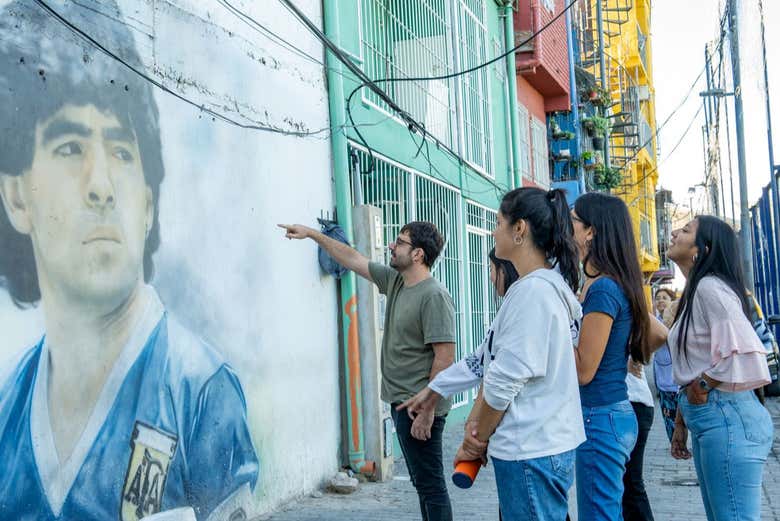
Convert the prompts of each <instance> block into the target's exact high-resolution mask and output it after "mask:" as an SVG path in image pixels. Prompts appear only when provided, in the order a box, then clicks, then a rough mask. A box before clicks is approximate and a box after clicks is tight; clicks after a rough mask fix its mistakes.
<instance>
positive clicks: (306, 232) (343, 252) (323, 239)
mask: <svg viewBox="0 0 780 521" xmlns="http://www.w3.org/2000/svg"><path fill="white" fill-rule="evenodd" d="M278 226H279V227H280V228H284V229H285V230H287V233H286V234H285V237H287V238H288V239H312V240H313V241H314V242H316V243H317V244H319V245H320V246H321V247H322V249H324V250H325V251H326V252H328V254H329V255H330V256H331V257H333V258H334V259H335V260H336V262H338V263H339V264H341V265H342V266H344V267H345V268H347V269H349V270H352V271H354V272H355V273H357V274H358V275H360V276H361V277H363V278H365V279H368V280H370V281H372V282H373V279H372V278H371V273H370V272H369V271H368V262H369V260H368V258H367V257H365V256H364V255H363V254H361V253H360V252H359V251H357V250H356V249H355V248H353V247H351V246H349V245H348V244H344V243H343V242H339V241H337V240H336V239H331V238H330V237H328V236H327V235H325V234H324V233H321V232H318V231H317V230H315V229H314V228H309V227H308V226H303V225H301V224H280V225H278Z"/></svg>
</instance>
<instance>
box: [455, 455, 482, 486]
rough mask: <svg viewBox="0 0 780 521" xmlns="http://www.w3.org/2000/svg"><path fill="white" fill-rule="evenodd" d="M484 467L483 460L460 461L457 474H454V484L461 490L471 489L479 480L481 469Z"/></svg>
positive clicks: (456, 467) (456, 466) (456, 470)
mask: <svg viewBox="0 0 780 521" xmlns="http://www.w3.org/2000/svg"><path fill="white" fill-rule="evenodd" d="M481 467H482V461H481V460H478V459H476V460H470V461H459V462H458V464H457V465H455V472H453V473H452V482H453V483H455V485H456V486H457V487H460V488H470V487H471V485H473V484H474V480H475V479H477V474H479V469H480V468H481Z"/></svg>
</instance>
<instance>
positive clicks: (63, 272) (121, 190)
mask: <svg viewBox="0 0 780 521" xmlns="http://www.w3.org/2000/svg"><path fill="white" fill-rule="evenodd" d="M2 187H3V190H2V191H3V202H4V204H5V206H6V211H7V213H8V215H9V217H10V218H11V221H12V223H13V225H14V227H15V228H16V229H17V231H19V232H20V233H23V234H27V235H29V236H30V238H31V240H32V243H33V249H34V252H35V262H36V268H37V271H38V276H39V280H40V284H41V290H42V292H46V291H48V292H50V293H53V294H54V295H55V296H56V297H58V298H63V299H65V300H66V301H67V299H73V298H75V299H80V300H82V301H86V302H90V303H94V304H95V305H98V306H103V305H109V306H115V305H117V304H118V303H120V302H121V301H122V300H123V299H125V298H127V295H129V293H130V292H131V291H132V289H133V288H134V287H135V286H136V285H137V284H138V283H139V281H141V280H143V255H144V243H145V238H146V234H147V230H148V229H149V228H150V227H151V225H152V219H153V199H152V193H151V190H150V189H149V187H148V186H147V185H146V182H145V179H144V173H143V169H142V166H141V156H140V152H139V148H138V144H137V139H136V136H135V134H134V133H133V131H132V130H131V129H129V128H126V127H125V126H123V125H122V124H120V122H119V120H118V119H117V118H116V116H114V115H113V114H111V113H109V112H101V111H100V110H98V109H97V108H95V107H94V106H93V105H85V106H74V105H66V106H64V107H63V108H61V109H60V110H59V111H57V112H56V113H55V114H53V115H52V116H51V117H49V118H48V119H46V120H44V121H42V122H41V123H40V124H38V126H37V127H36V130H35V152H34V155H33V160H32V164H31V166H30V168H29V170H27V171H25V172H23V174H22V175H21V176H17V177H11V176H3V183H2Z"/></svg>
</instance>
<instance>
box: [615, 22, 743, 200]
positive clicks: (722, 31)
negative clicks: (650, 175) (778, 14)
mask: <svg viewBox="0 0 780 521" xmlns="http://www.w3.org/2000/svg"><path fill="white" fill-rule="evenodd" d="M728 12H729V11H728V7H726V8H725V10H724V13H723V16H721V19H720V34H719V38H718V43H717V45H716V47H717V48H718V50H720V49H721V48H722V46H723V42H724V40H725V24H726V20H727V19H728V18H727V17H728ZM706 70H707V65H706V64H705V65H704V68H702V70H701V71H700V72H699V75H698V76H696V79H695V80H693V83H692V84H691V87H690V88H689V89H688V92H686V93H685V96H683V99H682V101H680V103H679V104H678V105H677V106H676V107H675V108H674V109H673V110H672V112H671V113H669V115H668V116H667V117H666V119H665V120H664V121H663V122H662V123H661V124H660V125H659V126H657V127H656V129H655V132H653V135H652V136H651V137H650V138H649V139H648V140H647V141H645V142H644V143H642V145H641V146H639V147H638V148H637V149H636V152H634V153H633V154H632V155H631V157H629V158H628V159H627V160H626V161H625V163H626V164H628V163H630V162H631V161H633V160H634V159H636V157H637V156H638V155H639V153H640V152H641V151H642V149H643V148H645V147H646V146H647V145H649V144H651V143H652V142H653V140H655V139H658V134H659V133H660V132H661V130H662V129H663V128H664V127H665V126H666V124H667V123H669V121H671V119H672V117H674V116H675V115H676V114H677V112H678V111H679V110H680V109H681V108H682V107H683V105H685V103H686V102H687V101H688V98H690V96H691V94H692V93H693V91H694V90H695V89H696V85H698V83H699V81H700V80H701V78H702V76H704V73H705V72H706ZM636 185H637V183H630V184H627V185H624V186H625V187H626V188H628V187H631V186H636Z"/></svg>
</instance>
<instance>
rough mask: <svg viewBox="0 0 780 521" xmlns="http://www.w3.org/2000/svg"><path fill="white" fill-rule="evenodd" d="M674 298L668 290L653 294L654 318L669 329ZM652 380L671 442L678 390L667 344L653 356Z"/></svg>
mask: <svg viewBox="0 0 780 521" xmlns="http://www.w3.org/2000/svg"><path fill="white" fill-rule="evenodd" d="M675 297H676V295H675V294H674V291H673V290H671V289H669V288H661V289H659V290H658V291H656V293H655V316H656V318H658V319H659V320H661V321H662V322H663V323H664V325H665V326H666V327H671V326H672V322H673V321H674V311H676V310H677V308H676V306H674V305H673V303H674V302H675ZM653 378H654V379H655V388H656V389H658V400H659V401H660V403H661V416H662V417H663V419H664V427H665V428H666V436H667V437H668V438H669V441H670V442H671V441H672V433H673V432H674V419H675V417H676V416H677V391H679V390H680V388H679V386H678V385H677V384H676V383H674V378H673V377H672V354H671V353H670V352H669V345H668V344H667V343H664V344H663V345H662V346H661V347H660V348H659V349H658V351H656V353H655V356H653Z"/></svg>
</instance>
